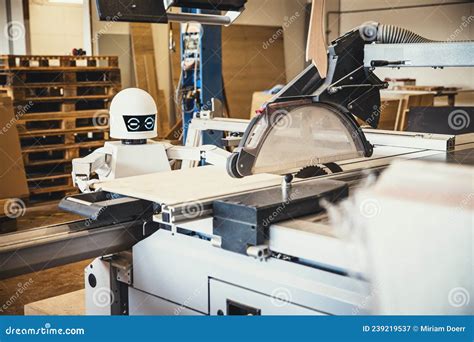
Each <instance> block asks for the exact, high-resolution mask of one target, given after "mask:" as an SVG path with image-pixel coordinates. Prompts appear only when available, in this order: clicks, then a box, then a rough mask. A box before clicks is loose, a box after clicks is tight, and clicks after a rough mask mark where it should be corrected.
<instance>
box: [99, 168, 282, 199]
mask: <svg viewBox="0 0 474 342" xmlns="http://www.w3.org/2000/svg"><path fill="white" fill-rule="evenodd" d="M281 179H282V178H281V177H280V176H275V175H269V174H259V175H253V176H249V177H245V178H241V179H237V178H232V177H230V176H229V175H228V174H227V172H226V170H225V169H223V168H220V167H217V166H203V167H198V168H190V169H182V170H176V171H169V172H160V173H153V174H149V175H143V176H135V177H128V178H121V179H116V180H113V181H108V182H103V183H98V184H96V185H95V188H96V189H97V188H102V190H105V191H108V192H113V193H117V194H121V195H125V196H130V197H134V198H139V199H144V200H148V201H152V202H156V203H160V204H166V205H175V204H179V203H190V202H200V201H204V200H206V199H210V198H214V197H222V196H227V195H230V194H234V193H240V192H245V191H250V190H256V189H259V188H262V187H268V186H274V185H278V184H280V183H281Z"/></svg>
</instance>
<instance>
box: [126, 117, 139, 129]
mask: <svg viewBox="0 0 474 342" xmlns="http://www.w3.org/2000/svg"><path fill="white" fill-rule="evenodd" d="M139 128H140V120H138V119H137V118H130V119H128V121H127V129H128V130H129V131H136V130H138V129H139Z"/></svg>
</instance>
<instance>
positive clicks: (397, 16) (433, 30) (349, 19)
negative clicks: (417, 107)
mask: <svg viewBox="0 0 474 342" xmlns="http://www.w3.org/2000/svg"><path fill="white" fill-rule="evenodd" d="M446 2H452V1H445V0H405V1H392V2H391V3H389V4H387V2H385V1H376V0H357V1H355V0H341V10H342V11H343V12H344V11H349V10H355V9H356V10H360V9H366V8H380V7H389V6H391V7H397V6H402V5H403V6H405V5H426V4H440V3H446ZM473 15H474V3H473V2H470V3H468V2H466V3H465V4H459V5H448V6H437V7H424V8H412V9H399V10H391V11H375V12H365V13H342V14H341V16H340V28H341V32H346V31H348V30H350V29H351V28H354V27H356V26H359V25H360V24H362V23H364V22H366V21H377V22H381V23H384V24H393V25H398V26H401V27H404V28H407V29H410V30H412V31H414V32H416V33H418V34H420V35H422V36H425V37H426V38H430V39H434V40H447V39H452V38H454V39H453V40H473V39H474V18H473V19H469V16H473ZM463 23H464V24H463ZM456 32H457V33H456ZM377 74H378V75H379V77H381V78H384V77H397V78H404V77H411V78H416V79H417V84H419V85H444V86H461V87H465V88H471V89H472V88H474V68H450V69H444V70H433V69H428V68H405V69H400V70H392V69H378V70H377Z"/></svg>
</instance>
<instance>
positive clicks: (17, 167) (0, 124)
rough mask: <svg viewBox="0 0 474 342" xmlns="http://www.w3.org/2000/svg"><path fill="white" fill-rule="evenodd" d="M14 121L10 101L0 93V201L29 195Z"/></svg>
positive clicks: (15, 119)
mask: <svg viewBox="0 0 474 342" xmlns="http://www.w3.org/2000/svg"><path fill="white" fill-rule="evenodd" d="M16 121H17V118H16V117H15V115H14V111H13V106H12V101H11V99H10V98H9V97H7V96H6V95H4V94H1V93H0V199H2V198H22V197H27V196H28V195H29V192H28V184H27V182H26V175H25V167H24V165H23V158H22V155H21V148H20V140H19V138H18V131H17V129H16ZM0 209H1V211H3V207H2V208H0Z"/></svg>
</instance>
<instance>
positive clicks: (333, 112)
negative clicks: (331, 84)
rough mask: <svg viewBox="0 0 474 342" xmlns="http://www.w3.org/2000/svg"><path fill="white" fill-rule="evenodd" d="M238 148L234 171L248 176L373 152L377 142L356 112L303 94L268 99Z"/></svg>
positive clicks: (234, 158) (295, 170)
mask: <svg viewBox="0 0 474 342" xmlns="http://www.w3.org/2000/svg"><path fill="white" fill-rule="evenodd" d="M237 154H238V156H237V155H236V154H234V155H233V156H231V159H232V160H233V163H234V165H233V170H234V172H233V173H234V176H241V177H243V176H246V175H250V174H257V173H275V174H287V173H293V172H298V171H299V170H300V169H302V168H303V167H305V166H310V165H317V164H325V163H330V162H337V161H341V160H347V159H353V158H360V157H365V156H370V155H371V154H372V146H371V145H370V144H369V143H368V142H367V140H366V139H365V136H364V135H363V133H362V131H361V130H360V128H359V126H358V125H357V123H356V122H355V120H354V119H353V118H352V115H350V114H345V113H342V112H341V111H339V110H338V109H337V108H336V107H334V106H332V105H328V104H324V103H315V102H312V101H311V100H298V101H291V102H286V103H276V104H271V105H269V106H268V107H267V109H266V111H265V113H263V114H262V115H261V116H259V117H257V118H255V119H254V120H253V121H252V122H251V124H250V126H249V128H248V129H247V132H246V134H245V135H244V138H243V141H242V143H241V146H240V151H239V152H238V153H237ZM228 170H229V165H228ZM235 171H237V172H235ZM229 173H231V172H229ZM236 173H237V175H236Z"/></svg>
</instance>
